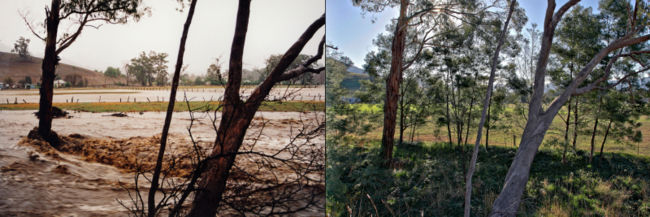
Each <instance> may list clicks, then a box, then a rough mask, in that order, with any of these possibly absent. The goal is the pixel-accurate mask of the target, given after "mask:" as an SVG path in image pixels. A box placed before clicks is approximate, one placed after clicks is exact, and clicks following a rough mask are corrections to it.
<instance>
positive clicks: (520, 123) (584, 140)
mask: <svg viewBox="0 0 650 217" xmlns="http://www.w3.org/2000/svg"><path fill="white" fill-rule="evenodd" d="M349 106H350V107H352V108H353V109H355V110H358V111H363V112H374V113H381V112H382V111H383V107H382V106H381V105H379V104H362V103H359V104H350V105H349ZM506 109H509V110H512V107H507V108H506ZM589 115H591V114H589ZM572 118H573V117H572ZM584 118H587V119H589V122H588V126H586V127H583V128H582V129H581V131H579V133H578V137H577V138H578V140H577V142H576V149H577V150H584V151H588V150H590V149H591V130H592V127H593V120H591V119H590V118H591V117H584ZM381 121H382V120H372V122H376V123H371V124H373V125H374V128H373V129H374V130H372V131H370V132H369V133H368V134H367V135H364V136H363V138H366V139H368V140H380V139H381V134H382V128H381V127H382V126H381V123H382V122H381ZM477 122H478V117H476V119H475V120H474V122H472V126H471V128H470V133H469V139H468V140H467V141H468V143H473V142H474V141H475V140H476V128H477V126H476V124H477ZM505 122H508V124H510V125H511V126H512V127H509V128H503V127H501V128H498V127H495V123H492V129H490V141H489V145H490V146H502V147H513V139H516V140H515V144H516V145H519V142H520V141H521V135H522V133H523V127H524V126H525V124H526V122H525V118H524V117H519V118H516V120H509V119H506V118H501V120H499V122H498V123H496V125H503V124H504V123H505ZM639 123H641V127H640V128H639V130H641V132H642V134H643V141H642V142H640V143H638V144H637V143H624V142H621V141H617V140H616V139H613V138H614V137H613V136H612V135H613V134H610V135H609V136H608V138H607V141H606V143H605V149H604V151H605V152H617V153H627V154H637V155H643V156H650V116H642V117H641V118H640V119H639ZM606 124H607V122H606V121H604V120H601V121H600V123H599V126H600V127H599V129H600V130H601V131H604V128H606V127H607V125H606ZM453 127H454V126H452V141H453V142H454V143H456V134H455V131H454V128H453ZM564 127H565V123H564V122H563V121H562V119H561V117H559V114H558V115H556V116H555V119H554V120H553V123H552V124H551V127H550V128H549V130H548V132H547V133H546V136H545V138H544V142H543V144H544V145H542V149H554V148H557V147H551V146H549V145H548V144H550V142H551V141H552V140H553V139H559V140H561V141H563V139H564ZM465 128H466V127H465ZM411 130H412V129H411V128H407V129H406V131H405V134H406V135H405V136H404V138H407V140H410V133H411ZM484 130H485V128H484ZM398 135H399V131H397V132H396V133H395V136H396V137H397V136H398ZM513 136H514V137H513ZM463 137H465V132H463ZM569 138H570V140H571V141H572V138H573V125H571V131H570V132H569ZM485 139H486V136H485V131H484V133H483V137H482V140H481V143H482V144H485ZM447 140H448V138H447V127H446V126H442V127H440V126H437V125H436V124H435V120H433V119H431V118H429V119H428V120H427V122H426V124H425V125H423V126H418V127H417V129H416V130H415V136H414V141H420V142H447ZM602 140H603V133H602V132H601V133H598V134H597V135H596V139H595V145H596V151H600V144H601V142H602Z"/></svg>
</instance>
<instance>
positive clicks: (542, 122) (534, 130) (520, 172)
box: [490, 117, 553, 217]
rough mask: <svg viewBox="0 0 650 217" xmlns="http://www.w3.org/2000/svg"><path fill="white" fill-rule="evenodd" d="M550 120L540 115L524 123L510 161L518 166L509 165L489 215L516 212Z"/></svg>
mask: <svg viewBox="0 0 650 217" xmlns="http://www.w3.org/2000/svg"><path fill="white" fill-rule="evenodd" d="M552 120H553V119H552V118H542V117H540V119H539V120H533V121H530V120H529V121H528V123H527V124H526V127H525V129H524V133H523V135H522V139H521V142H520V144H519V149H518V150H517V154H516V155H515V158H514V160H513V162H512V165H518V166H517V167H513V166H511V167H510V169H509V170H508V174H507V175H506V180H505V183H504V188H503V190H502V191H501V193H500V194H499V196H498V197H497V199H496V200H495V202H494V204H493V205H492V209H493V212H492V213H491V214H490V216H492V217H494V216H515V214H516V213H517V209H518V208H519V203H520V202H521V197H522V195H523V192H524V189H525V188H526V183H527V182H528V177H529V175H530V167H531V165H532V163H533V159H534V158H535V154H536V153H537V150H538V149H539V146H540V145H541V143H542V140H543V139H544V135H545V134H546V130H548V127H549V126H550V123H551V121H552Z"/></svg>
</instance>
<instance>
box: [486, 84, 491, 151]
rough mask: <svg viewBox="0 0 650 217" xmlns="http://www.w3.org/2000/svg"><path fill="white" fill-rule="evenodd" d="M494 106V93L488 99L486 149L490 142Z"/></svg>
mask: <svg viewBox="0 0 650 217" xmlns="http://www.w3.org/2000/svg"><path fill="white" fill-rule="evenodd" d="M491 108H492V94H490V98H489V99H488V112H487V119H485V150H487V149H488V144H490V109H491Z"/></svg>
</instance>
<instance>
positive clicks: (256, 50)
mask: <svg viewBox="0 0 650 217" xmlns="http://www.w3.org/2000/svg"><path fill="white" fill-rule="evenodd" d="M49 2H50V1H49V0H2V1H1V2H0V20H2V22H0V29H2V34H0V51H5V52H9V51H10V50H11V48H12V47H13V43H14V42H15V41H16V40H17V39H18V38H19V37H20V36H26V37H27V38H29V39H31V41H32V42H31V43H30V44H29V52H30V53H31V54H32V55H33V56H37V57H42V56H43V51H44V49H45V43H44V42H42V41H41V40H39V39H38V38H36V37H35V36H33V34H32V33H31V32H30V31H29V29H28V28H27V26H26V25H25V23H24V21H23V20H22V18H21V17H20V16H19V13H18V11H26V12H28V19H29V20H31V21H32V23H35V24H36V23H41V22H42V21H43V19H44V18H45V12H44V8H45V6H46V5H48V4H49ZM144 4H145V5H146V6H149V7H150V8H151V16H144V17H142V19H140V21H139V22H137V23H136V22H129V23H128V24H104V25H103V26H101V27H100V28H99V29H94V28H85V29H84V31H83V32H82V34H81V36H80V37H79V38H78V39H77V40H76V41H75V43H73V44H72V46H70V47H69V48H68V49H66V50H65V51H63V52H62V54H61V55H60V56H61V58H62V62H63V63H69V64H74V65H78V66H82V67H85V68H88V69H93V70H94V69H97V70H102V71H103V70H104V69H106V67H108V66H114V67H116V66H120V67H121V66H122V65H124V64H126V63H128V62H129V60H130V59H131V58H133V57H136V56H137V55H138V54H139V53H140V52H142V51H145V52H148V51H151V50H153V51H156V52H166V53H168V54H169V57H168V60H169V64H168V66H169V70H168V71H169V72H170V73H171V72H172V70H173V68H174V67H173V66H174V65H175V64H176V56H177V52H178V46H179V43H180V36H181V32H182V28H183V24H184V23H185V19H186V17H187V11H188V8H186V9H185V10H184V11H183V13H181V12H178V11H177V10H176V9H177V8H179V7H180V4H179V3H178V2H177V0H155V1H154V0H144ZM236 12H237V1H214V0H199V1H198V2H197V8H196V11H195V13H194V19H193V21H192V25H191V27H190V31H189V36H188V40H187V45H186V50H185V59H184V63H185V64H188V65H189V68H188V69H187V72H189V73H192V74H199V73H205V71H206V69H207V68H208V65H210V64H211V63H212V62H213V61H214V59H215V58H217V57H221V62H222V63H225V64H223V65H222V66H223V67H225V68H227V62H228V58H229V55H230V45H231V43H232V37H233V34H234V30H235V15H236ZM324 12H325V3H324V0H253V1H252V3H251V16H250V21H249V26H248V34H247V37H246V47H245V50H244V68H248V69H252V68H255V67H263V66H264V61H265V59H266V58H267V57H268V56H269V55H271V54H280V53H284V52H285V51H286V50H287V49H288V48H289V47H290V46H291V44H293V42H295V40H296V39H298V37H299V36H300V34H302V32H303V31H305V29H306V28H307V26H309V24H311V23H312V22H313V21H314V20H316V19H317V18H318V17H320V16H321V15H322V14H323V13H324ZM66 27H67V26H66V25H64V26H60V27H59V31H61V30H65V29H66ZM70 30H71V29H70ZM323 34H324V28H321V29H320V30H319V32H317V34H316V35H315V36H314V38H312V40H311V41H310V42H309V44H307V46H306V47H305V49H303V52H302V53H303V54H308V55H313V54H315V53H316V51H317V49H318V43H319V42H320V40H321V38H322V37H323Z"/></svg>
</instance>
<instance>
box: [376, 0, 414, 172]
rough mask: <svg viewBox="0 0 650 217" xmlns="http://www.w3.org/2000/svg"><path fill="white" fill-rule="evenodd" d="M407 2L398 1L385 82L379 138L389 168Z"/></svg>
mask: <svg viewBox="0 0 650 217" xmlns="http://www.w3.org/2000/svg"><path fill="white" fill-rule="evenodd" d="M407 8H408V0H401V1H400V12H399V19H398V21H397V27H396V28H395V38H393V46H392V49H391V54H392V59H391V64H390V73H389V74H388V78H387V80H386V100H385V103H384V129H383V132H382V138H381V149H382V157H383V160H384V166H385V167H390V165H391V162H392V161H393V145H394V143H395V118H396V116H397V101H398V99H399V86H400V83H401V82H402V62H403V61H404V60H403V57H402V56H403V54H404V39H405V38H406V28H407V26H408V22H407V18H406V10H407Z"/></svg>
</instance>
